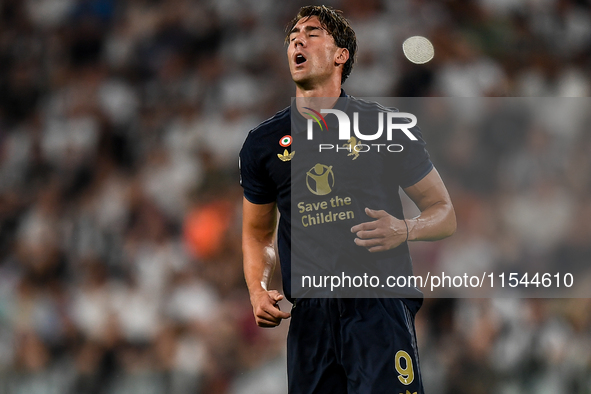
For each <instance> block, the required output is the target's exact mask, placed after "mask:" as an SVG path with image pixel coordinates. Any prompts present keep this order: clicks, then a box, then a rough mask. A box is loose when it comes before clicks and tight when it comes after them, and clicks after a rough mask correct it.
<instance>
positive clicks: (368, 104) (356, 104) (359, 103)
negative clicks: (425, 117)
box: [347, 95, 400, 112]
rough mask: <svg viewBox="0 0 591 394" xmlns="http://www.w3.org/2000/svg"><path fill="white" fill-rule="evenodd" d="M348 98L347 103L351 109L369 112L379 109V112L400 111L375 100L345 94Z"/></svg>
mask: <svg viewBox="0 0 591 394" xmlns="http://www.w3.org/2000/svg"><path fill="white" fill-rule="evenodd" d="M347 97H348V98H349V103H350V104H349V105H350V106H351V109H352V110H353V111H356V112H370V111H379V112H400V111H399V110H398V108H393V107H386V106H384V105H382V104H380V103H378V102H377V101H371V100H366V99H360V98H357V97H353V96H351V95H349V96H347Z"/></svg>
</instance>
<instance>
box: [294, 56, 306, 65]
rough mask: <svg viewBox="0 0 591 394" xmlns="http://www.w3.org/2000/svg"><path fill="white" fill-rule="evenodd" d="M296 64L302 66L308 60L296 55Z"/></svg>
mask: <svg viewBox="0 0 591 394" xmlns="http://www.w3.org/2000/svg"><path fill="white" fill-rule="evenodd" d="M295 62H296V64H302V63H305V62H306V58H305V57H304V56H303V55H296V57H295Z"/></svg>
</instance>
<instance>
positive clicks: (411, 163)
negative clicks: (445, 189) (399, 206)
mask: <svg viewBox="0 0 591 394" xmlns="http://www.w3.org/2000/svg"><path fill="white" fill-rule="evenodd" d="M410 131H411V132H412V134H413V135H414V136H415V137H416V138H417V140H416V141H412V140H410V139H409V140H408V141H407V142H406V143H404V144H403V146H404V150H403V152H402V155H403V157H402V163H401V167H402V168H401V174H400V187H402V188H403V189H404V188H406V187H409V186H412V185H414V184H415V183H417V182H418V181H420V180H421V179H423V178H424V177H425V176H426V175H427V174H428V173H429V172H431V170H432V169H433V163H432V162H431V159H430V157H429V153H428V152H427V149H426V148H425V145H426V144H425V141H424V140H423V134H422V133H421V130H420V129H419V128H418V127H416V126H415V127H413V128H412V129H410Z"/></svg>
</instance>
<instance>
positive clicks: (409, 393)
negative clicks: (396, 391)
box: [400, 390, 417, 394]
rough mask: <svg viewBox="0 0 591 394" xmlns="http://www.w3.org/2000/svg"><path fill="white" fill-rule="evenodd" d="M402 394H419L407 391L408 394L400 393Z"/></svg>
mask: <svg viewBox="0 0 591 394" xmlns="http://www.w3.org/2000/svg"><path fill="white" fill-rule="evenodd" d="M400 394H417V392H416V391H415V392H414V393H411V392H410V391H408V390H406V393H400Z"/></svg>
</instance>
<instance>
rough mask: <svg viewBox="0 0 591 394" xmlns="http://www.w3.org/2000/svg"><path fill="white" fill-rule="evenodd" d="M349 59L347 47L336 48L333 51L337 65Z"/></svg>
mask: <svg viewBox="0 0 591 394" xmlns="http://www.w3.org/2000/svg"><path fill="white" fill-rule="evenodd" d="M347 60H349V50H348V49H347V48H337V51H336V53H335V60H334V61H335V63H336V64H337V65H339V66H340V65H341V64H345V63H347Z"/></svg>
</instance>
